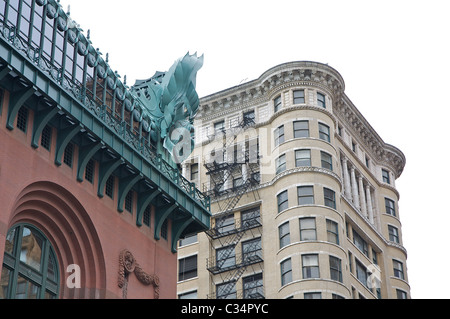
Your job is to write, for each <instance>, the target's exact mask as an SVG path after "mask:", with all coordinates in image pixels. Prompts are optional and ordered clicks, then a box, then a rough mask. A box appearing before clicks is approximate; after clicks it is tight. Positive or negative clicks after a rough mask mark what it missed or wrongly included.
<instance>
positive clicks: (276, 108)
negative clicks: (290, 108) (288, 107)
mask: <svg viewBox="0 0 450 319" xmlns="http://www.w3.org/2000/svg"><path fill="white" fill-rule="evenodd" d="M279 110H281V95H280V96H278V97H276V98H275V100H273V112H274V113H277V112H278V111H279Z"/></svg>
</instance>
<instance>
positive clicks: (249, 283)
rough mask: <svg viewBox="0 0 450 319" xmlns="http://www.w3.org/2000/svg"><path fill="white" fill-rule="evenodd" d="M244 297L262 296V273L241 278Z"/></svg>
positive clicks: (257, 297)
mask: <svg viewBox="0 0 450 319" xmlns="http://www.w3.org/2000/svg"><path fill="white" fill-rule="evenodd" d="M242 284H243V286H244V299H262V298H264V288H263V274H262V273H259V274H255V275H252V276H248V277H245V278H243V279H242Z"/></svg>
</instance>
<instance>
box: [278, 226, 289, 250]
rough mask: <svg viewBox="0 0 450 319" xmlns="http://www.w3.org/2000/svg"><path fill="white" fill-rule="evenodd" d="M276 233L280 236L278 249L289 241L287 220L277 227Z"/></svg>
mask: <svg viewBox="0 0 450 319" xmlns="http://www.w3.org/2000/svg"><path fill="white" fill-rule="evenodd" d="M278 234H279V238H280V249H281V248H283V247H284V246H287V245H289V244H290V243H291V234H290V230H289V222H286V223H284V224H283V225H281V226H280V227H278Z"/></svg>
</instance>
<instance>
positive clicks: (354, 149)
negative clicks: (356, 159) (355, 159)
mask: <svg viewBox="0 0 450 319" xmlns="http://www.w3.org/2000/svg"><path fill="white" fill-rule="evenodd" d="M352 151H353V152H354V153H356V143H355V142H353V141H352Z"/></svg>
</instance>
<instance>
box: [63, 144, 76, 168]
mask: <svg viewBox="0 0 450 319" xmlns="http://www.w3.org/2000/svg"><path fill="white" fill-rule="evenodd" d="M73 151H74V146H73V143H69V144H67V146H66V149H65V150H64V164H66V165H67V166H69V167H72V164H73Z"/></svg>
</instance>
